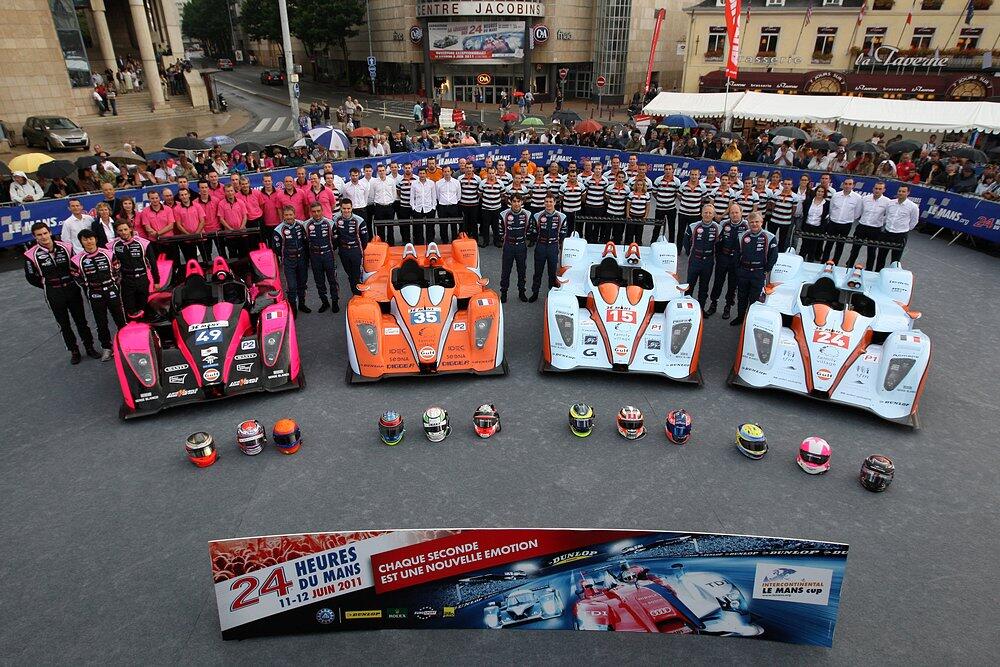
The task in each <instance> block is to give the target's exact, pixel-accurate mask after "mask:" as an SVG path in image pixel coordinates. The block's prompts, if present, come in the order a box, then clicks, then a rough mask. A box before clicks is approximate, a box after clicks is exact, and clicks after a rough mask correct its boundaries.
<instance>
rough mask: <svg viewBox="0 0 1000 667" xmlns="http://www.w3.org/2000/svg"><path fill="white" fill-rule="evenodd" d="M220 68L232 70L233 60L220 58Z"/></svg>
mask: <svg viewBox="0 0 1000 667" xmlns="http://www.w3.org/2000/svg"><path fill="white" fill-rule="evenodd" d="M219 69H221V70H223V71H232V69H233V61H232V60H230V59H229V58H219Z"/></svg>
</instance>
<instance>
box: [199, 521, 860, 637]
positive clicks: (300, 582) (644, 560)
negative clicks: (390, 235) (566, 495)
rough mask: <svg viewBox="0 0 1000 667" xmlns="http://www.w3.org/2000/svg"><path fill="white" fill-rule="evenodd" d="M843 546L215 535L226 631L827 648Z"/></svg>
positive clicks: (401, 534)
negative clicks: (474, 634)
mask: <svg viewBox="0 0 1000 667" xmlns="http://www.w3.org/2000/svg"><path fill="white" fill-rule="evenodd" d="M847 551H848V546H847V545H846V544H839V543H834V542H823V541H815V540H803V539H793V538H778V537H755V536H749V535H724V534H715V533H689V532H668V531H639V530H597V529H594V530H591V529H553V528H496V529H492V528H476V529H439V530H388V531H366V532H333V533H309V534H303V535H276V536H268V537H251V538H240V539H232V540H217V541H213V542H210V543H209V553H210V556H211V561H212V576H213V579H214V582H215V583H214V586H215V597H216V602H217V604H218V611H219V624H220V627H221V630H222V637H223V639H242V638H247V637H255V636H266V635H277V634H286V633H300V632H315V631H349V630H380V629H480V630H515V629H525V630H605V631H611V630H614V631H618V632H658V633H669V634H702V635H714V636H722V637H757V638H760V639H768V640H772V641H782V642H789V643H795V644H811V645H815V646H831V645H832V643H833V635H834V629H835V627H836V623H837V610H838V608H839V604H840V591H841V586H842V584H843V580H844V570H845V567H846V565H847Z"/></svg>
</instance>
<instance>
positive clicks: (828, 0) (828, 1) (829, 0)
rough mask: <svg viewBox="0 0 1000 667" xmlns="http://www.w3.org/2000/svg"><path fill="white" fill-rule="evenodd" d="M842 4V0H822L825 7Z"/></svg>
mask: <svg viewBox="0 0 1000 667" xmlns="http://www.w3.org/2000/svg"><path fill="white" fill-rule="evenodd" d="M843 4H844V0H823V6H824V7H826V6H827V5H843Z"/></svg>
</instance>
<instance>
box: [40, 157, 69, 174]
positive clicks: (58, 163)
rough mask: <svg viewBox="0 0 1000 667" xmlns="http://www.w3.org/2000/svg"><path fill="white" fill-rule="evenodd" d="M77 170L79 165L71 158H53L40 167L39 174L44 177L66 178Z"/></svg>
mask: <svg viewBox="0 0 1000 667" xmlns="http://www.w3.org/2000/svg"><path fill="white" fill-rule="evenodd" d="M76 170H77V166H76V165H75V164H73V163H72V162H70V161H69V160H53V161H52V162H46V163H45V164H43V165H41V166H39V167H38V175H39V176H41V177H42V178H66V177H67V176H69V175H70V174H72V173H73V172H75V171H76Z"/></svg>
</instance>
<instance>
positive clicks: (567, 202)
mask: <svg viewBox="0 0 1000 667" xmlns="http://www.w3.org/2000/svg"><path fill="white" fill-rule="evenodd" d="M583 193H584V187H583V186H582V185H580V183H579V182H577V183H575V184H573V185H570V184H569V183H566V184H564V185H563V186H562V187H561V188H560V189H559V196H560V198H561V199H560V201H561V202H562V211H563V213H576V212H577V211H579V210H580V209H581V208H582V207H583Z"/></svg>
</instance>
